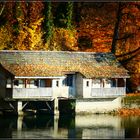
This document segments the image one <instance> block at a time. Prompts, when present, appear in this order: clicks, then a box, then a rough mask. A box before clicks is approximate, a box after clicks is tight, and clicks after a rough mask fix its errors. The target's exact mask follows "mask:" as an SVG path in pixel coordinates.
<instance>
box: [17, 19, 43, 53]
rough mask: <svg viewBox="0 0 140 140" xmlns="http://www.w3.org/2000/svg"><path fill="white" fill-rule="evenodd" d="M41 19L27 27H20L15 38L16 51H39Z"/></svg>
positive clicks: (40, 44)
mask: <svg viewBox="0 0 140 140" xmlns="http://www.w3.org/2000/svg"><path fill="white" fill-rule="evenodd" d="M42 20H43V18H40V19H38V20H37V21H36V22H34V23H31V24H30V25H29V26H25V25H23V26H22V29H21V30H20V33H19V35H18V38H17V44H16V47H15V48H16V49H18V50H39V49H40V47H41V46H42V39H41V38H42V33H41V28H40V26H41V22H42Z"/></svg>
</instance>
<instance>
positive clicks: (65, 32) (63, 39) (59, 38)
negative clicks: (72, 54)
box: [50, 28, 78, 51]
mask: <svg viewBox="0 0 140 140" xmlns="http://www.w3.org/2000/svg"><path fill="white" fill-rule="evenodd" d="M50 45H51V46H52V48H50V49H51V50H74V51H76V50H78V47H77V33H76V30H75V29H71V30H70V29H64V28H54V33H53V37H52V39H51V43H50ZM51 46H50V47H51Z"/></svg>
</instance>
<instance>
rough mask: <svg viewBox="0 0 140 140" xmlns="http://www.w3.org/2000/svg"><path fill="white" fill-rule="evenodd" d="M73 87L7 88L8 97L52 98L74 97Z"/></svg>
mask: <svg viewBox="0 0 140 140" xmlns="http://www.w3.org/2000/svg"><path fill="white" fill-rule="evenodd" d="M72 91H73V90H72V88H71V87H53V88H52V87H50V88H48V87H47V88H13V89H12V88H7V89H6V98H12V99H21V98H22V99H27V98H30V99H31V98H32V99H33V98H50V97H62V98H69V97H72V95H73V93H72Z"/></svg>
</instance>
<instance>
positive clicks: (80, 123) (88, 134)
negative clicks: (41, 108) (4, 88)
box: [0, 115, 140, 139]
mask: <svg viewBox="0 0 140 140" xmlns="http://www.w3.org/2000/svg"><path fill="white" fill-rule="evenodd" d="M0 138H14V139H16V138H22V139H26V138H27V139H30V138H31V139H32V138H45V139H47V138H48V139H53V138H55V139H56V138H59V139H60V138H79V139H82V138H84V139H91V138H92V139H123V138H140V116H128V117H119V116H112V115H77V116H74V117H71V116H59V117H57V116H47V115H38V116H24V117H14V116H10V115H9V116H0Z"/></svg>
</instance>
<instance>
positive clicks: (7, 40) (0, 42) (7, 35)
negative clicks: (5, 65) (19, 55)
mask: <svg viewBox="0 0 140 140" xmlns="http://www.w3.org/2000/svg"><path fill="white" fill-rule="evenodd" d="M12 40H13V38H12V34H11V32H10V30H9V27H8V26H3V27H1V28H0V50H3V49H12V48H11V47H10V46H12V44H11V42H12Z"/></svg>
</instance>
